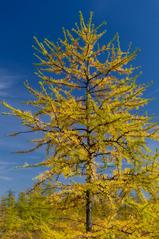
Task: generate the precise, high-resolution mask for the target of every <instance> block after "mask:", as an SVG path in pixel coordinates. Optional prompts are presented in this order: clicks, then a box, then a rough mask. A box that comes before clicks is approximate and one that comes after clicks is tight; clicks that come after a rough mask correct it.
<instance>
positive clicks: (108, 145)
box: [3, 13, 159, 238]
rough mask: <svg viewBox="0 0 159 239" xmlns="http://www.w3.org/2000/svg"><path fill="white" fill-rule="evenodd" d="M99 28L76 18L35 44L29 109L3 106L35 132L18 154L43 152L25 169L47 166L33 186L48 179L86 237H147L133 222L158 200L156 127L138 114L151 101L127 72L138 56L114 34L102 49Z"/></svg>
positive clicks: (134, 72) (134, 69) (135, 73)
mask: <svg viewBox="0 0 159 239" xmlns="http://www.w3.org/2000/svg"><path fill="white" fill-rule="evenodd" d="M102 27H103V24H101V25H100V26H97V27H96V26H95V25H94V24H93V23H92V13H90V17H89V20H88V21H87V22H86V21H85V20H84V18H83V15H82V13H80V22H79V24H75V28H73V29H72V30H71V31H69V30H65V29H63V35H64V36H63V38H62V39H59V40H58V42H56V43H53V42H52V41H50V40H48V39H44V41H43V42H39V40H38V39H37V38H35V42H36V46H34V49H35V51H36V57H37V59H38V63H37V64H36V67H37V76H38V78H39V79H40V81H39V87H38V88H34V87H32V86H31V85H30V84H29V83H28V82H26V83H25V86H26V88H27V90H28V91H29V92H30V93H31V95H32V96H33V97H34V100H30V101H28V102H26V103H27V104H28V106H30V105H31V107H32V108H33V107H34V110H26V111H24V110H20V109H17V108H14V107H12V106H11V105H9V104H8V103H6V102H3V104H4V106H5V107H7V108H8V109H9V110H10V112H9V113H8V114H11V115H14V116H16V117H18V118H20V120H21V124H22V125H24V126H25V127H26V128H28V130H27V131H26V132H28V133H35V132H40V134H39V138H35V139H34V140H32V141H33V144H34V147H33V148H31V149H29V150H24V151H22V152H24V153H25V152H26V153H27V152H33V151H34V150H38V149H39V148H41V147H42V146H44V145H45V147H46V148H45V149H46V151H47V154H46V158H44V159H43V160H42V161H41V162H40V163H38V164H35V165H32V164H31V165H29V166H31V167H32V166H39V167H41V166H44V167H46V170H44V171H43V173H41V174H40V175H39V176H38V177H37V179H38V181H37V185H39V184H40V183H43V182H44V181H46V180H49V179H51V180H52V187H53V188H54V193H53V194H52V200H53V201H54V202H56V203H57V202H58V203H59V204H60V203H61V205H63V207H62V206H61V207H62V208H63V209H65V210H67V209H68V208H69V207H74V208H77V207H80V208H81V211H82V210H83V211H84V212H85V223H84V224H85V230H86V233H85V232H83V233H84V234H83V235H85V238H88V237H90V238H151V237H150V234H151V233H152V232H151V230H150V231H149V230H148V229H145V228H146V227H144V226H143V222H142V223H141V224H140V223H139V221H137V217H138V216H137V215H139V214H140V216H141V210H140V209H142V212H143V211H144V207H145V205H147V204H148V203H149V202H150V201H151V200H152V201H153V203H154V200H157V197H158V186H159V184H158V183H159V180H158V179H159V178H158V176H159V173H158V153H157V152H155V153H153V152H152V151H151V148H150V147H149V144H148V143H149V140H158V135H159V134H158V133H159V127H158V125H157V123H155V122H154V121H153V119H152V118H151V117H149V116H148V115H147V114H145V115H141V113H140V107H143V106H144V105H146V104H147V103H148V99H145V98H143V97H142V95H143V92H144V90H145V86H144V85H141V84H137V83H136V80H137V79H138V76H139V75H140V74H139V72H138V68H137V67H133V66H132V65H131V62H132V61H133V60H134V59H135V58H136V55H137V53H138V50H135V51H132V50H131V49H130V47H129V48H128V49H127V50H125V51H123V50H122V49H121V47H120V41H119V36H118V34H115V36H114V37H113V39H112V40H110V41H108V42H107V43H105V44H102V41H101V38H102V37H103V35H104V34H105V31H102V30H101V29H102ZM20 133H23V132H15V133H13V135H14V136H16V135H18V134H20ZM36 135H37V134H36ZM35 186H36V185H35ZM64 203H65V205H64ZM82 208H83V209H82ZM79 215H80V210H79ZM126 215H128V216H127V217H126ZM80 218H82V216H81V217H80V216H79V219H80ZM140 218H141V217H140ZM138 223H139V224H140V225H139V224H138ZM156 233H157V232H156ZM117 235H118V236H117ZM73 236H75V237H73ZM144 236H145V237H144ZM147 236H149V237H147ZM65 238H66V237H65ZM68 238H83V237H80V236H79V237H78V235H77V234H76V235H75V234H74V235H73V233H72V235H71V234H70V236H69V237H68Z"/></svg>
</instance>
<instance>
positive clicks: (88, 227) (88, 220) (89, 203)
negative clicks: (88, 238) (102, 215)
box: [86, 190, 92, 232]
mask: <svg viewBox="0 0 159 239" xmlns="http://www.w3.org/2000/svg"><path fill="white" fill-rule="evenodd" d="M91 231H92V195H91V192H90V190H87V191H86V232H91Z"/></svg>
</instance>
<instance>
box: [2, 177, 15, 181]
mask: <svg viewBox="0 0 159 239" xmlns="http://www.w3.org/2000/svg"><path fill="white" fill-rule="evenodd" d="M12 179H13V178H12V177H7V176H0V180H5V181H11V180H12Z"/></svg>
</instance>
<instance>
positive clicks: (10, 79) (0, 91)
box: [0, 68, 22, 96]
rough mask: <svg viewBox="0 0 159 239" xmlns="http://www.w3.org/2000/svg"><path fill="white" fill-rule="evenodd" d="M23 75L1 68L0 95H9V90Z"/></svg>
mask: <svg viewBox="0 0 159 239" xmlns="http://www.w3.org/2000/svg"><path fill="white" fill-rule="evenodd" d="M20 78H22V75H20V74H17V73H14V72H11V71H10V70H8V69H5V68H0V96H6V95H8V90H9V89H11V88H12V87H13V85H14V84H16V83H17V82H18V81H19V79H20Z"/></svg>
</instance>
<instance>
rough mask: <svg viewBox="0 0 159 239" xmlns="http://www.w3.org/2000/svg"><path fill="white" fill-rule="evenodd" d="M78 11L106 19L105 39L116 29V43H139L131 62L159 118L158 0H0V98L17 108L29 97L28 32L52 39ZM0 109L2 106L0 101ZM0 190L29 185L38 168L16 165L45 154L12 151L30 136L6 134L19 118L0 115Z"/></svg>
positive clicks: (30, 37) (25, 143) (24, 144)
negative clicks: (139, 70) (26, 84)
mask: <svg viewBox="0 0 159 239" xmlns="http://www.w3.org/2000/svg"><path fill="white" fill-rule="evenodd" d="M79 10H82V12H83V14H84V16H85V17H86V18H87V17H88V15H89V11H90V10H91V11H93V12H94V21H95V23H96V24H100V23H101V22H102V21H103V20H106V21H107V26H106V28H107V34H106V35H105V37H104V40H105V41H107V40H110V39H111V37H112V36H113V35H114V34H115V33H116V32H118V33H119V35H120V40H121V46H122V47H123V48H125V49H126V47H127V46H128V44H129V42H132V43H133V47H134V48H135V47H137V48H141V50H142V51H141V52H140V54H139V56H138V58H137V59H136V61H135V64H136V65H140V66H142V71H143V75H142V76H141V77H140V79H139V81H140V82H145V83H148V82H150V81H153V85H151V86H150V88H149V90H147V92H146V93H145V96H149V97H151V98H153V101H152V102H151V103H150V104H149V106H147V107H146V110H147V111H148V112H149V114H155V118H156V120H158V121H159V111H158V102H159V1H158V0H151V1H150V0H133V1H130V0H120V1H119V0H92V1H91V0H87V1H86V0H67V1H66V0H58V1H57V0H45V1H44V0H27V1H20V0H14V1H12V0H6V1H1V4H0V31H1V34H0V99H1V100H7V101H8V102H9V103H12V104H13V105H15V106H18V107H20V105H21V103H20V102H21V101H23V100H24V99H27V98H28V94H27V93H26V92H25V89H24V87H23V82H24V81H25V80H29V81H30V82H31V83H32V85H34V84H36V82H37V79H36V77H35V76H34V74H33V72H34V70H35V69H34V67H33V62H35V58H34V57H33V49H32V45H33V36H37V37H38V38H39V39H40V40H42V39H43V38H45V37H46V38H48V39H50V40H53V41H56V40H57V38H58V37H59V36H61V28H62V27H63V26H65V27H66V28H70V29H71V28H72V26H73V25H74V23H75V22H77V21H78V12H79ZM0 111H1V112H2V111H4V109H3V108H2V106H0ZM0 126H1V130H0V185H1V186H0V195H2V194H3V193H5V192H7V191H8V190H10V189H12V190H13V191H15V192H18V191H21V190H24V189H26V188H28V187H30V186H31V185H32V183H33V180H32V179H33V178H34V177H35V176H36V174H37V173H38V172H39V169H16V165H20V164H23V163H24V162H33V161H34V162H36V161H39V160H40V158H42V157H43V156H44V152H42V151H40V152H37V153H34V154H32V155H16V154H15V153H13V152H14V151H16V150H18V149H19V150H20V149H24V148H25V147H27V146H29V142H28V140H29V138H28V137H26V136H20V137H17V138H11V137H8V136H7V134H9V132H11V131H15V130H16V129H20V126H19V121H17V120H15V119H13V118H10V117H4V116H2V115H0Z"/></svg>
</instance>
